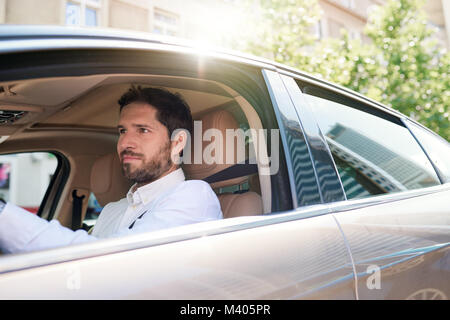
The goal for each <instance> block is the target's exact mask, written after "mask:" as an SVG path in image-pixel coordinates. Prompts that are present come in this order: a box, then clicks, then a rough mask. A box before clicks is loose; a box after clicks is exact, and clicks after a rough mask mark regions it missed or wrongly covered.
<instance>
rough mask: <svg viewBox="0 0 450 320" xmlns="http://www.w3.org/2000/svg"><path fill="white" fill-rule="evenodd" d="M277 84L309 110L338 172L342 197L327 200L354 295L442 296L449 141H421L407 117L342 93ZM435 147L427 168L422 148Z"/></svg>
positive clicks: (303, 83) (449, 230)
mask: <svg viewBox="0 0 450 320" xmlns="http://www.w3.org/2000/svg"><path fill="white" fill-rule="evenodd" d="M284 82H285V85H286V86H287V87H288V88H289V91H290V93H291V97H292V99H293V101H294V103H295V104H296V107H297V108H298V109H304V110H307V111H309V112H311V113H312V114H313V115H314V118H315V119H316V121H317V124H318V126H319V128H320V130H321V134H322V138H323V139H322V140H321V141H326V143H325V147H327V148H329V150H330V151H329V154H330V158H333V161H334V163H335V165H336V168H337V170H338V172H339V176H340V179H341V182H342V185H343V187H344V190H345V196H346V199H347V200H346V201H328V202H329V203H330V206H329V207H330V210H332V212H333V216H334V217H335V218H336V220H337V221H338V223H339V226H340V227H341V228H342V230H343V232H344V235H345V238H346V241H348V244H349V246H350V249H351V255H352V258H353V260H354V263H355V268H356V272H357V296H358V298H359V299H448V297H449V292H450V273H449V271H450V246H449V243H450V207H449V206H448V200H446V199H449V196H450V185H449V184H448V176H447V177H446V175H445V174H440V172H441V173H446V172H448V165H449V163H450V157H448V154H449V153H448V152H449V145H448V143H447V142H444V141H442V139H439V138H438V137H430V138H429V139H428V140H433V138H434V140H433V141H434V142H435V143H434V145H433V142H429V143H428V144H427V145H426V146H423V145H420V144H419V141H418V140H417V136H419V134H417V135H416V136H413V135H412V134H411V132H410V130H409V129H408V126H406V125H405V123H406V122H409V123H410V126H411V125H414V126H416V125H415V124H413V122H411V121H410V120H407V119H406V117H404V116H402V115H399V114H396V113H394V112H388V111H385V110H381V109H379V108H377V107H375V106H371V105H370V103H369V102H367V101H364V99H362V98H361V97H356V96H352V95H351V94H350V93H349V92H343V91H341V90H338V89H336V88H331V87H327V86H326V85H324V84H320V83H317V82H316V83H313V82H311V81H309V80H308V79H304V78H303V79H302V78H298V77H297V78H296V79H295V80H294V78H292V77H288V76H285V77H284ZM418 130H419V129H418ZM421 130H425V129H423V128H421ZM424 134H426V135H427V136H430V135H431V134H430V133H424ZM436 145H438V146H439V147H438V148H440V150H441V151H440V152H439V157H436V163H437V162H439V164H437V165H434V164H433V162H434V161H430V159H431V160H433V159H432V158H430V156H429V154H428V153H425V152H424V150H427V149H429V148H436ZM434 153H435V154H437V152H436V150H434ZM438 165H439V166H440V167H441V170H440V171H437V172H436V170H435V169H436V168H437V166H438Z"/></svg>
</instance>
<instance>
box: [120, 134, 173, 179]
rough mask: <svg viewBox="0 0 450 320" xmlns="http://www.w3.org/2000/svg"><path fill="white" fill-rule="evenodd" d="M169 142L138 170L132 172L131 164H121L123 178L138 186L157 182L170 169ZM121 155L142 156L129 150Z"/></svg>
mask: <svg viewBox="0 0 450 320" xmlns="http://www.w3.org/2000/svg"><path fill="white" fill-rule="evenodd" d="M170 146H171V144H170V141H168V142H167V143H166V144H165V145H164V146H162V147H161V149H160V150H159V151H158V152H157V153H156V154H155V156H154V157H153V158H152V159H150V160H149V161H146V162H143V164H142V166H141V167H140V168H137V169H135V170H134V171H132V165H131V163H125V164H124V163H122V173H123V175H124V176H125V178H127V179H129V180H131V181H133V182H134V183H137V184H138V185H145V184H148V183H150V182H153V181H156V180H158V179H159V178H160V177H161V176H162V175H163V174H164V173H166V172H167V171H168V170H169V169H170V168H171V167H172V158H171V150H170ZM123 155H130V156H140V157H143V156H144V155H143V154H137V153H133V152H132V151H130V150H124V151H122V153H121V158H122V156H123Z"/></svg>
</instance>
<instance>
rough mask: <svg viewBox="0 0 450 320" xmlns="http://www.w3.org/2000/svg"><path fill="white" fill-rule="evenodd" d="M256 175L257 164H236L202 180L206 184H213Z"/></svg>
mask: <svg viewBox="0 0 450 320" xmlns="http://www.w3.org/2000/svg"><path fill="white" fill-rule="evenodd" d="M255 173H258V165H257V164H249V163H237V164H235V165H233V166H231V167H228V168H226V169H223V170H221V171H219V172H216V173H215V174H212V175H210V176H209V177H206V178H204V179H203V181H205V182H208V183H214V182H218V181H225V180H230V179H234V178H239V177H245V176H249V175H252V174H255Z"/></svg>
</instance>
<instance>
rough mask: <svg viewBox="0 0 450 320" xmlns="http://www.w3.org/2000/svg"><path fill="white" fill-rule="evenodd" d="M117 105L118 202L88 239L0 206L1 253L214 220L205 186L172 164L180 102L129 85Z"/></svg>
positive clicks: (186, 124)
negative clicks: (126, 185) (124, 182)
mask: <svg viewBox="0 0 450 320" xmlns="http://www.w3.org/2000/svg"><path fill="white" fill-rule="evenodd" d="M119 105H120V119H119V124H118V126H117V127H118V130H119V140H118V142H117V152H118V155H119V157H120V161H121V164H122V171H123V173H124V175H125V177H127V178H128V179H130V180H132V181H133V182H134V185H133V186H132V187H131V189H130V191H129V192H128V194H127V195H126V198H123V199H121V200H119V201H117V202H113V203H109V204H107V205H106V206H105V208H104V209H103V210H102V212H101V214H100V216H99V219H98V221H97V223H96V225H95V227H94V229H93V232H92V235H89V234H88V233H87V232H86V231H84V230H77V231H72V230H70V229H68V228H65V227H63V226H61V225H60V224H59V222H58V221H57V220H52V221H50V222H48V221H46V220H44V219H41V218H39V217H37V216H35V215H32V214H30V213H28V212H27V211H25V210H23V209H21V208H19V207H17V206H14V205H12V204H9V203H8V204H5V203H0V249H1V250H2V251H3V252H5V253H6V252H8V253H16V252H24V251H33V250H39V249H47V248H52V247H57V246H63V245H69V244H75V243H82V242H87V241H92V240H96V239H99V238H107V237H117V236H123V235H128V234H134V233H140V232H147V231H155V230H160V229H164V228H169V227H175V226H179V225H186V224H190V223H196V222H201V221H208V220H215V219H221V218H222V212H221V209H220V203H219V200H218V199H217V196H216V195H215V193H214V192H213V190H212V189H211V187H210V186H209V184H207V183H206V182H204V181H200V180H190V181H185V177H184V173H183V171H182V169H181V168H179V165H178V163H180V161H179V157H180V154H181V153H182V150H183V148H184V147H185V146H186V142H187V138H188V132H190V131H191V129H192V116H191V113H190V110H189V107H188V106H187V104H186V103H185V102H184V101H183V99H182V98H181V97H179V96H177V95H174V94H172V93H170V92H168V91H166V90H162V89H155V88H144V89H143V88H141V87H137V88H135V87H132V88H131V89H130V90H129V91H128V92H126V93H125V94H124V95H123V96H122V97H121V98H120V100H119ZM179 129H181V130H179Z"/></svg>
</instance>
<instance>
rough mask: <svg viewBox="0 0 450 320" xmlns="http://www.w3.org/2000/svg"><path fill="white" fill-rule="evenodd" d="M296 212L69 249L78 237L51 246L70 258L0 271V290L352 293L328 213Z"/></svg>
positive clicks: (151, 294)
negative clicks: (100, 247) (189, 234)
mask: <svg viewBox="0 0 450 320" xmlns="http://www.w3.org/2000/svg"><path fill="white" fill-rule="evenodd" d="M321 210H323V208H322V209H321ZM304 211H305V210H304ZM306 211H308V210H306ZM306 211H305V212H306ZM314 213H317V210H313V211H311V210H309V214H314ZM299 216H300V215H299V213H287V214H280V215H279V216H268V217H264V218H262V219H261V218H260V219H261V221H266V223H267V222H268V221H273V223H269V224H268V225H266V226H261V227H254V228H249V229H244V230H240V231H233V232H226V233H221V234H216V235H212V236H205V237H198V238H196V239H191V240H185V241H178V242H173V243H167V244H161V245H155V246H150V247H146V248H141V249H136V250H127V251H124V252H118V253H111V254H104V255H97V256H93V257H89V258H84V259H76V255H73V252H83V251H84V252H85V250H89V249H88V247H87V246H86V245H78V246H73V247H72V248H70V247H68V248H62V249H57V250H59V253H58V254H59V255H63V256H64V255H66V256H67V257H69V256H71V254H70V253H71V252H72V259H73V260H72V261H67V262H62V263H55V264H49V265H45V261H42V263H41V266H36V267H33V268H29V269H24V270H17V271H13V270H12V271H8V272H3V273H0V288H1V289H0V298H3V299H4V298H8V299H22V298H26V299H29V298H30V299H34V298H37V299H96V298H97V299H128V298H131V299H306V298H307V299H354V274H353V267H352V265H351V263H350V259H349V255H348V250H347V247H346V245H345V243H344V241H343V238H342V235H341V233H340V231H339V229H338V227H337V225H336V222H335V220H334V218H333V217H332V216H331V215H327V214H325V215H322V216H312V217H310V218H304V219H301V218H299ZM238 219H239V218H238ZM283 219H284V221H285V222H282V221H283ZM236 221H238V220H236ZM216 223H217V222H216ZM192 228H193V227H192V226H191V227H190V229H192ZM188 229H189V228H188ZM194 229H195V227H194ZM152 236H153V237H154V235H152ZM113 241H115V245H116V246H120V244H119V243H118V241H119V242H120V241H129V240H127V239H126V238H123V239H122V240H113ZM106 243H108V242H106ZM83 248H84V249H85V250H82V249H83ZM64 251H65V253H64ZM38 254H41V255H45V254H48V251H47V252H46V251H42V252H36V253H33V255H34V257H37V255H38ZM12 258H14V257H12V256H11V257H8V259H12ZM16 258H18V257H16ZM0 265H1V264H0ZM24 288H26V289H24ZM42 288H46V289H45V290H42Z"/></svg>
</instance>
